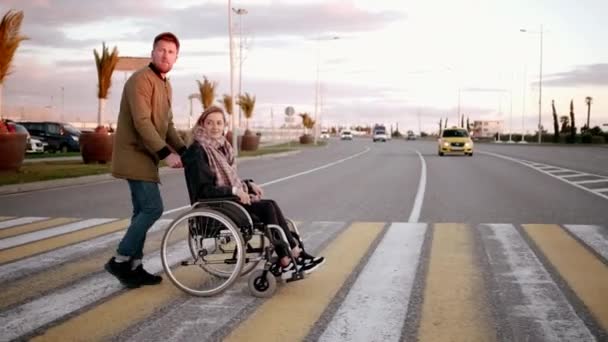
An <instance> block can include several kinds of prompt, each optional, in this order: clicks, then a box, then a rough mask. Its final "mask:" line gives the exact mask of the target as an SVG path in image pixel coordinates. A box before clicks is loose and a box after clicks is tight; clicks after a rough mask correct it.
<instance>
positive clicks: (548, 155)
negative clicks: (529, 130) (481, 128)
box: [475, 143, 608, 177]
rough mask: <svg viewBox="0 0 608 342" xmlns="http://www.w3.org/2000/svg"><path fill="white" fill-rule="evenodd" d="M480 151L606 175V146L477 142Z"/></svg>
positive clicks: (607, 172) (607, 174) (607, 155)
mask: <svg viewBox="0 0 608 342" xmlns="http://www.w3.org/2000/svg"><path fill="white" fill-rule="evenodd" d="M475 147H476V148H477V149H479V150H482V151H488V152H493V153H499V154H503V155H505V156H509V157H512V158H518V159H525V160H530V161H534V162H538V163H544V164H549V165H555V166H560V167H564V168H568V169H572V170H577V171H582V172H588V173H594V174H598V175H602V176H607V177H608V148H606V147H602V146H590V145H540V146H538V145H517V144H490V143H483V144H481V143H478V144H476V145H475Z"/></svg>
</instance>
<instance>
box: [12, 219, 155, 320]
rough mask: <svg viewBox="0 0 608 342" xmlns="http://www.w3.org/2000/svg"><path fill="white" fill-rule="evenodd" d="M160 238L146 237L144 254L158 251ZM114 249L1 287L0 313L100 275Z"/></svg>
mask: <svg viewBox="0 0 608 342" xmlns="http://www.w3.org/2000/svg"><path fill="white" fill-rule="evenodd" d="M163 234H164V231H159V232H154V233H152V234H150V235H149V236H148V237H147V239H146V244H145V247H144V254H149V253H152V252H154V251H156V250H158V249H159V247H160V242H161V240H162V238H163ZM117 245H118V242H116V245H113V246H112V247H111V248H109V249H106V250H103V251H100V252H98V253H95V254H92V255H88V256H86V257H84V258H80V259H78V260H74V261H70V262H68V263H65V264H63V265H60V266H56V267H52V268H50V269H48V270H46V271H44V272H40V273H36V274H34V275H32V276H30V277H25V278H23V279H20V280H17V281H13V282H10V283H8V284H2V285H0V310H3V309H4V308H6V307H9V306H11V305H13V304H16V303H21V302H24V301H26V300H28V299H31V298H34V297H36V296H39V295H41V294H44V293H48V292H49V291H51V290H53V289H56V288H59V287H62V286H64V285H66V284H70V283H73V282H74V281H76V280H78V279H80V278H82V277H84V276H86V275H88V274H91V273H94V272H98V271H101V270H102V269H103V265H104V264H105V263H106V262H107V261H108V259H110V258H111V257H112V256H113V255H114V254H115V247H116V246H117Z"/></svg>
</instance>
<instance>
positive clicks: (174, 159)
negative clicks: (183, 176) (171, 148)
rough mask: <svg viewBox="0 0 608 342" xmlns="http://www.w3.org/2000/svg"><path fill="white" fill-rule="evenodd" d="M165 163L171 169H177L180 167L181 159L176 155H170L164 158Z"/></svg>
mask: <svg viewBox="0 0 608 342" xmlns="http://www.w3.org/2000/svg"><path fill="white" fill-rule="evenodd" d="M165 163H167V166H169V167H171V168H174V169H179V168H181V167H182V158H181V157H180V156H179V155H178V154H177V153H171V154H170V155H168V156H167V158H165Z"/></svg>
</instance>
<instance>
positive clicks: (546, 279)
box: [480, 224, 595, 341]
mask: <svg viewBox="0 0 608 342" xmlns="http://www.w3.org/2000/svg"><path fill="white" fill-rule="evenodd" d="M486 226H487V227H488V228H489V230H490V231H491V233H490V234H489V233H488V232H482V236H483V239H484V244H485V245H486V246H489V248H486V253H487V254H488V259H489V262H490V264H491V265H492V271H493V272H494V275H495V277H496V280H497V281H496V283H497V285H498V286H499V287H501V291H500V293H503V294H505V295H506V293H513V294H516V293H518V295H511V296H508V298H504V300H503V303H502V305H503V307H504V310H505V314H506V315H507V318H508V319H509V321H510V323H511V326H519V329H520V330H521V331H515V332H514V334H516V335H517V334H525V337H526V338H529V339H530V340H535V341H539V340H542V341H595V339H594V337H593V336H592V335H591V333H590V332H589V329H587V326H586V325H585V324H584V323H583V321H582V320H581V319H580V318H579V316H578V315H577V314H576V312H575V311H574V309H573V308H572V306H571V305H570V303H569V302H568V300H567V299H566V297H565V296H564V294H563V293H562V292H561V290H560V289H559V287H558V286H557V285H556V284H555V282H554V281H553V279H552V278H551V275H549V273H548V272H547V270H545V268H544V267H543V265H542V263H541V262H540V261H539V260H538V258H537V257H536V255H535V254H534V252H533V251H532V249H531V248H530V247H529V246H528V245H527V244H526V243H525V241H524V239H523V238H522V236H521V235H520V234H519V232H518V231H517V230H516V229H515V227H513V225H510V224H490V225H486ZM480 229H482V230H483V229H484V228H483V227H481V228H480ZM495 244H498V246H496V245H495ZM514 287H515V288H517V289H519V291H515V289H514ZM520 337H521V338H522V339H523V337H524V336H520ZM514 339H515V340H518V338H517V336H515V338H514Z"/></svg>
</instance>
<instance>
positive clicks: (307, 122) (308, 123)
mask: <svg viewBox="0 0 608 342" xmlns="http://www.w3.org/2000/svg"><path fill="white" fill-rule="evenodd" d="M300 117H302V125H303V126H304V127H306V128H307V129H312V128H313V127H315V124H316V123H317V122H316V121H315V120H313V119H312V118H311V117H310V115H309V114H308V113H301V114H300Z"/></svg>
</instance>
